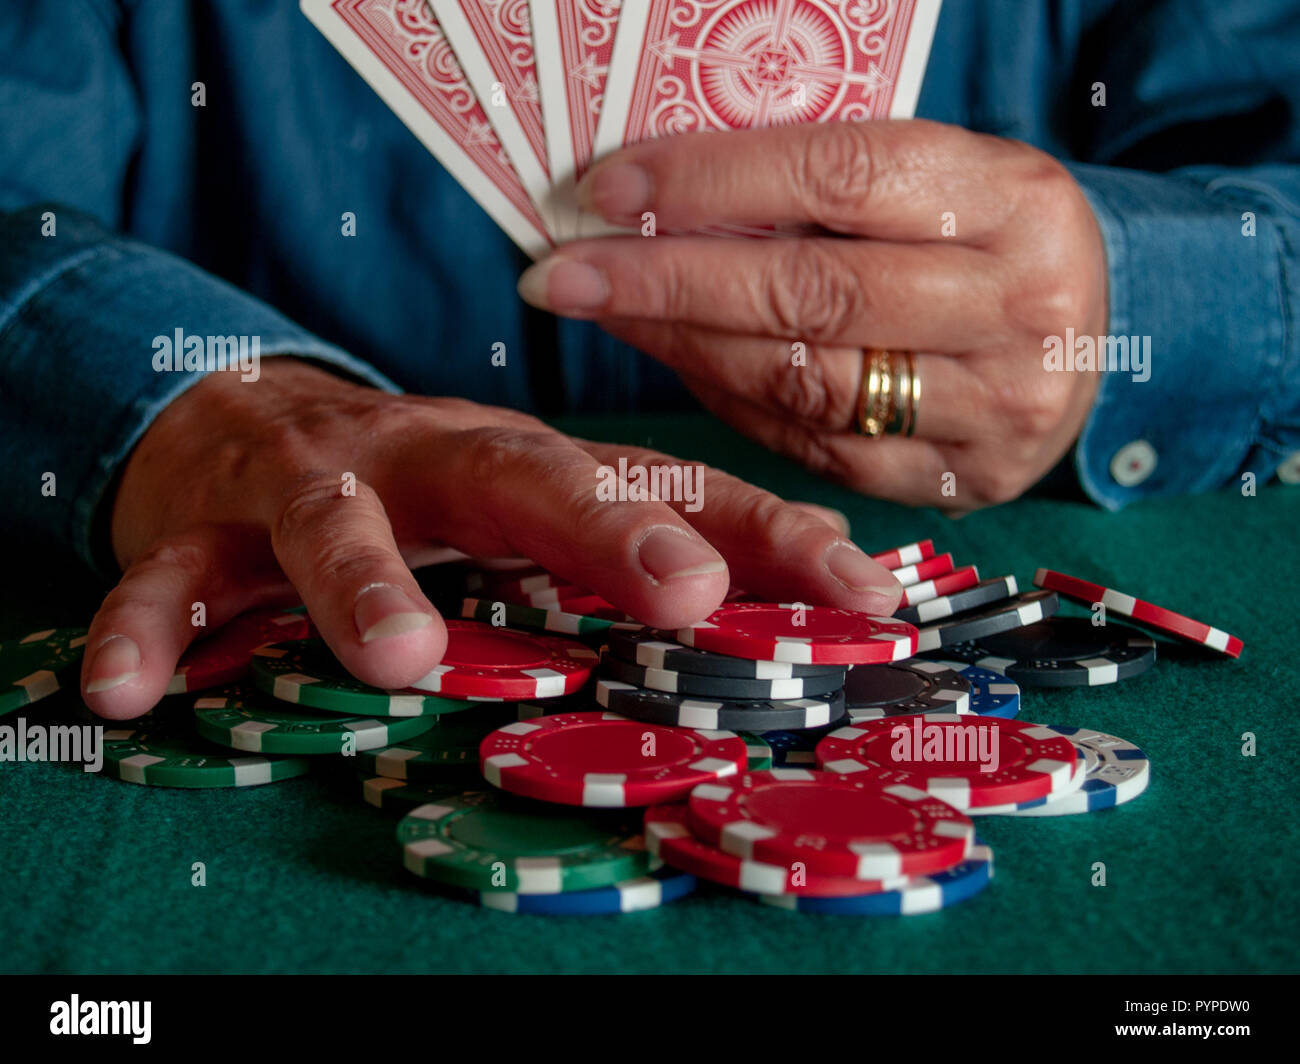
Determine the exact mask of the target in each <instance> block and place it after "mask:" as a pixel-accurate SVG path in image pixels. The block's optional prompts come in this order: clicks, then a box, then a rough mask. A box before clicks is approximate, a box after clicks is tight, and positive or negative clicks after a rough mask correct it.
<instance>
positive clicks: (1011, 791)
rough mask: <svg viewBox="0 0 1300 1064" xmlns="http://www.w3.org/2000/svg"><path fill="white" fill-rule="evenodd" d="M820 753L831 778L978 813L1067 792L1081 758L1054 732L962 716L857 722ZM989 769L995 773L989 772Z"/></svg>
mask: <svg viewBox="0 0 1300 1064" xmlns="http://www.w3.org/2000/svg"><path fill="white" fill-rule="evenodd" d="M995 749H996V764H994V763H993V757H992V754H993V751H994V750H995ZM815 753H816V757H817V766H818V768H821V769H823V770H824V771H826V772H834V773H837V774H843V775H853V774H854V773H858V772H862V773H866V774H867V776H868V778H870V779H874V780H876V781H877V782H880V783H886V784H889V783H901V784H904V785H906V786H910V787H915V788H917V789H918V790H923V791H925V792H926V793H927V794H931V795H933V796H934V797H936V798H940V799H942V800H943V801H945V802H947V803H948V804H949V805H951V806H955V807H956V808H958V809H972V810H976V809H979V808H980V807H981V806H989V805H1005V804H1007V803H1010V802H1027V801H1031V800H1032V799H1034V798H1043V797H1046V796H1047V795H1049V794H1052V793H1053V792H1056V791H1059V790H1061V789H1062V788H1063V787H1067V786H1068V785H1069V783H1070V780H1071V779H1072V778H1073V776H1074V769H1075V761H1076V760H1077V756H1078V755H1077V754H1076V752H1075V749H1074V746H1073V744H1071V743H1070V741H1069V740H1068V739H1065V737H1064V736H1062V735H1061V734H1060V733H1059V732H1055V731H1053V730H1052V729H1051V728H1045V727H1043V726H1042V725H1039V724H1031V723H1029V722H1028V721H1023V720H1003V719H1001V718H999V717H980V716H972V715H969V714H965V715H959V714H956V713H927V714H915V715H912V716H905V717H886V718H884V719H881V720H864V721H856V722H854V723H852V724H849V725H848V726H846V727H843V728H837V729H836V730H835V731H833V732H830V733H829V734H828V735H826V736H824V737H823V738H822V740H821V742H819V743H818V744H817V749H816V751H815ZM990 765H991V766H992V771H985V768H986V766H990Z"/></svg>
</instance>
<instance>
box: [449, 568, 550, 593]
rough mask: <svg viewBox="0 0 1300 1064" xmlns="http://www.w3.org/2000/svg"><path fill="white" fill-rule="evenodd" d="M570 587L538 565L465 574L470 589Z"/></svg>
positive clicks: (525, 590) (502, 590)
mask: <svg viewBox="0 0 1300 1064" xmlns="http://www.w3.org/2000/svg"><path fill="white" fill-rule="evenodd" d="M561 586H568V587H572V586H573V585H572V584H570V583H569V582H568V581H567V580H565V579H564V577H562V576H556V575H555V573H552V572H548V571H547V570H546V569H543V568H542V567H541V566H540V565H529V566H524V567H522V568H519V569H499V570H477V571H474V572H470V573H467V574H466V575H465V587H466V588H468V589H469V590H470V591H475V592H477V591H490V592H493V593H495V592H498V591H500V592H522V593H523V594H529V593H531V592H533V591H543V590H545V589H546V588H548V587H561Z"/></svg>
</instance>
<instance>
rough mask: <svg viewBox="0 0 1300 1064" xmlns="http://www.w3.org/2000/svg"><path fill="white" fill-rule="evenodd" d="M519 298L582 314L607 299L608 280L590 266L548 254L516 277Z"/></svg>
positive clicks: (559, 311) (550, 307) (558, 310)
mask: <svg viewBox="0 0 1300 1064" xmlns="http://www.w3.org/2000/svg"><path fill="white" fill-rule="evenodd" d="M518 290H519V298H520V299H522V300H523V301H524V302H525V303H529V304H531V305H532V306H534V307H540V308H541V309H542V310H550V311H553V312H555V313H556V314H582V313H585V312H588V311H593V310H598V309H599V308H600V307H603V306H604V305H605V304H606V303H607V302H608V301H609V282H608V281H607V280H606V279H605V275H604V274H603V273H601V271H600V270H598V269H596V267H594V266H588V265H587V264H586V263H585V262H576V261H575V260H573V259H566V258H564V257H563V256H557V255H552V256H551V257H550V258H549V259H546V260H545V261H544V262H539V263H537V264H536V265H534V266H529V267H528V269H526V270H525V271H524V272H523V274H522V276H520V278H519V285H518Z"/></svg>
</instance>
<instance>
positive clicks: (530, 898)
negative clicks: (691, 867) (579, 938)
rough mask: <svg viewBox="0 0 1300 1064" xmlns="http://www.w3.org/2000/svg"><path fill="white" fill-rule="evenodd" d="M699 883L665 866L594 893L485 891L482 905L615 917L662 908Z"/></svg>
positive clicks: (551, 913)
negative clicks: (621, 914)
mask: <svg viewBox="0 0 1300 1064" xmlns="http://www.w3.org/2000/svg"><path fill="white" fill-rule="evenodd" d="M698 882H699V881H698V880H697V879H696V878H695V877H694V876H693V875H690V874H688V873H686V872H679V871H678V870H677V869H675V868H669V867H668V866H667V865H662V866H660V867H659V868H657V869H652V870H651V871H650V872H649V873H648V874H646V875H644V876H638V877H637V878H636V879H625V880H623V881H622V882H621V883H613V884H611V885H610V886H608V887H596V888H595V889H594V890H570V891H566V892H564V893H562V894H517V893H515V892H513V891H508V890H485V891H481V892H479V894H478V899H477V900H478V903H479V904H480V905H481V906H483V908H485V909H496V910H497V911H498V912H506V913H532V914H535V915H538V916H611V915H615V914H618V913H637V912H645V911H647V910H649V909H658V908H659V907H661V906H663V905H667V904H669V903H670V902H674V901H678V900H679V899H681V898H684V897H686V896H687V895H689V894H692V893H694V891H695V887H696V884H697V883H698Z"/></svg>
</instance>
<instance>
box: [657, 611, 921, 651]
mask: <svg viewBox="0 0 1300 1064" xmlns="http://www.w3.org/2000/svg"><path fill="white" fill-rule="evenodd" d="M676 638H677V639H678V640H679V641H680V642H682V643H685V644H686V645H687V646H692V647H698V648H699V649H700V650H711V651H713V652H714V653H717V654H731V655H732V656H734V657H738V658H753V659H761V660H764V661H788V662H792V663H795V664H805V665H874V664H878V663H879V662H882V661H902V660H903V659H904V658H910V657H911V656H912V655H913V654H915V653H916V649H917V648H916V629H915V628H913V627H912V626H911V625H910V624H906V623H904V622H901V621H896V620H894V619H893V618H889V617H872V616H869V615H868V614H865V613H858V612H856V611H854V610H842V609H837V608H834V607H830V606H805V605H802V604H800V603H776V602H730V603H724V604H723V605H722V606H720V607H718V609H716V610H714V611H713V613H712V614H710V615H709V617H708V618H707V619H706V620H703V621H700V622H698V623H697V624H693V625H691V626H690V627H689V628H680V629H678V630H677V633H676Z"/></svg>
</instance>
